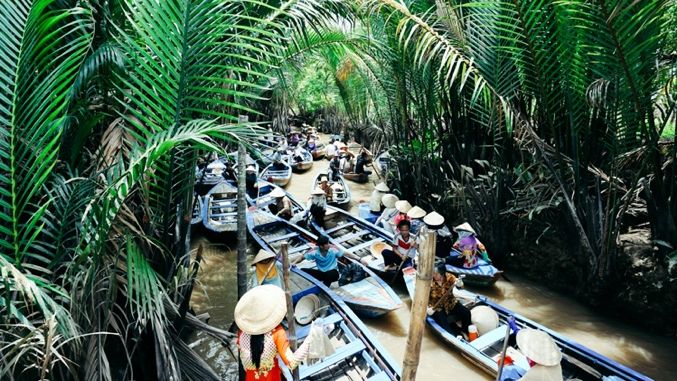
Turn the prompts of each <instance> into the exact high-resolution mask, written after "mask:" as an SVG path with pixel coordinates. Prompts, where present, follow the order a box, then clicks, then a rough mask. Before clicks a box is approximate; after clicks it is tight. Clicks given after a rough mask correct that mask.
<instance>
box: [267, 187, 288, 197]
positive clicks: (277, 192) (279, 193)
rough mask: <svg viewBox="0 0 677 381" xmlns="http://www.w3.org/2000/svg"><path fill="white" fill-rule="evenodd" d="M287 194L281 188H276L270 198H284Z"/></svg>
mask: <svg viewBox="0 0 677 381" xmlns="http://www.w3.org/2000/svg"><path fill="white" fill-rule="evenodd" d="M284 196H286V194H285V193H284V191H283V190H282V189H280V188H277V187H275V189H273V191H272V192H270V197H272V198H278V197H284Z"/></svg>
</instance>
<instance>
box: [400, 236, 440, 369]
mask: <svg viewBox="0 0 677 381" xmlns="http://www.w3.org/2000/svg"><path fill="white" fill-rule="evenodd" d="M436 245H437V232H436V231H434V230H428V233H427V234H426V236H425V239H424V240H423V242H421V250H420V251H419V255H418V258H419V262H418V271H417V272H416V290H415V292H414V300H412V302H411V320H410V321H409V333H408V335H407V349H406V351H405V352H404V353H405V357H404V366H403V368H402V380H403V381H413V380H415V379H416V370H417V369H418V362H419V358H420V357H421V340H422V339H423V329H424V327H425V319H426V310H427V308H428V299H429V297H430V284H431V281H432V274H433V263H434V262H435V246H436Z"/></svg>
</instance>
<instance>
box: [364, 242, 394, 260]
mask: <svg viewBox="0 0 677 381" xmlns="http://www.w3.org/2000/svg"><path fill="white" fill-rule="evenodd" d="M385 249H388V250H392V246H390V245H388V244H387V243H385V242H375V243H373V244H371V247H369V251H370V252H371V255H373V256H375V257H378V256H381V255H382V254H381V253H382V252H383V250H385Z"/></svg>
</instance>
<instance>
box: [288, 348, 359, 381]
mask: <svg viewBox="0 0 677 381" xmlns="http://www.w3.org/2000/svg"><path fill="white" fill-rule="evenodd" d="M364 349H365V346H364V343H362V342H361V341H353V342H352V343H350V344H348V345H345V346H343V347H341V348H338V349H337V350H336V352H334V354H332V355H331V356H329V357H327V358H325V359H324V360H323V361H320V362H318V363H317V364H313V365H311V366H309V367H307V368H306V367H301V368H300V371H299V373H300V376H301V377H300V378H301V379H303V378H306V377H308V376H310V375H312V374H314V373H317V372H319V371H320V370H322V369H326V368H328V367H330V366H332V365H334V364H336V363H338V362H339V361H341V360H343V359H346V358H350V357H351V356H353V355H355V354H357V353H359V352H360V351H362V350H364Z"/></svg>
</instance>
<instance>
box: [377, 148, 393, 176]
mask: <svg viewBox="0 0 677 381" xmlns="http://www.w3.org/2000/svg"><path fill="white" fill-rule="evenodd" d="M390 162H391V159H390V153H388V151H384V152H382V153H381V154H380V155H378V156H376V166H378V170H379V172H381V175H382V176H385V174H386V172H388V167H389V166H390Z"/></svg>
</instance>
